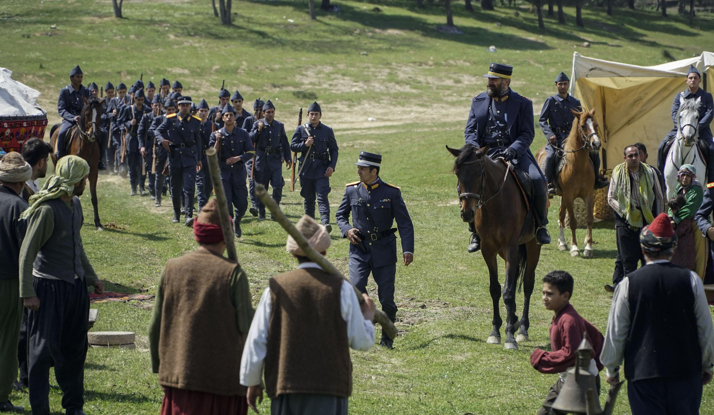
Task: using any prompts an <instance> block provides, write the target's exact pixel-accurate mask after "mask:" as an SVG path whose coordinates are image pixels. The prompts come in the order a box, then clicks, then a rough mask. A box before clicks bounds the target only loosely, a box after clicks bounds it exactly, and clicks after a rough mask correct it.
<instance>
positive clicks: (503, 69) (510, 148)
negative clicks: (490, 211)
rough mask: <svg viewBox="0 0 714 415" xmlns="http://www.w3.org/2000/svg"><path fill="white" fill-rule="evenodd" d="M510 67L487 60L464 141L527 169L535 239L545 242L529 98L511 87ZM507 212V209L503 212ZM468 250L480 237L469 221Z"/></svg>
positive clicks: (544, 210) (475, 247) (544, 208)
mask: <svg viewBox="0 0 714 415" xmlns="http://www.w3.org/2000/svg"><path fill="white" fill-rule="evenodd" d="M512 73H513V67H512V66H509V65H502V64H499V63H491V66H490V68H489V71H488V74H486V75H484V78H488V90H487V92H482V93H481V94H479V96H477V97H476V98H474V99H473V101H472V103H471V111H470V113H469V119H468V121H467V122H466V129H465V130H464V137H465V141H466V144H471V145H473V146H475V147H477V148H479V147H484V146H489V150H488V155H489V156H490V157H491V158H496V157H502V158H503V159H504V160H505V161H510V162H512V165H513V167H515V168H517V169H519V170H521V171H524V172H526V173H528V175H529V176H530V178H531V180H532V182H533V193H534V199H535V200H534V203H533V204H534V205H535V213H536V220H537V222H538V224H537V231H536V240H537V241H538V243H539V244H549V243H550V235H549V234H548V229H547V228H546V225H547V224H548V207H547V204H548V194H547V190H546V184H545V179H544V178H543V173H541V171H540V168H538V164H537V163H536V161H535V158H534V157H533V154H532V153H531V151H530V149H529V148H530V145H531V143H532V142H533V137H534V136H535V130H534V128H533V102H531V100H530V99H528V98H526V97H523V96H521V95H519V94H517V93H516V92H515V91H513V90H511V88H510V84H511V74H512ZM506 213H507V212H506ZM469 228H470V230H471V232H472V234H471V243H470V244H469V247H468V251H469V252H476V251H478V250H479V249H481V240H480V238H479V236H478V234H477V233H476V232H475V229H474V227H473V222H472V223H470V224H469Z"/></svg>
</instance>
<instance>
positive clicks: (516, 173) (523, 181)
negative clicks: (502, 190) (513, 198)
mask: <svg viewBox="0 0 714 415" xmlns="http://www.w3.org/2000/svg"><path fill="white" fill-rule="evenodd" d="M499 160H501V162H503V163H506V162H505V161H503V159H499ZM506 164H507V163H506ZM508 170H509V171H510V172H511V176H513V178H514V179H515V181H516V184H518V188H519V189H521V194H522V195H523V198H524V199H525V201H526V208H527V209H528V210H530V207H531V205H532V203H533V181H532V180H531V177H530V175H528V173H526V172H524V171H522V170H519V169H516V168H514V167H513V165H512V164H508Z"/></svg>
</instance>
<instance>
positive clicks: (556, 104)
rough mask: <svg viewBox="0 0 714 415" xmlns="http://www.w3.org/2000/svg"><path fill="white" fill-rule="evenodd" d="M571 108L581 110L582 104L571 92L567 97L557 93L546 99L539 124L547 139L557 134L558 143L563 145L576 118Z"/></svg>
mask: <svg viewBox="0 0 714 415" xmlns="http://www.w3.org/2000/svg"><path fill="white" fill-rule="evenodd" d="M571 110H578V111H580V110H581V105H580V101H578V100H577V99H575V98H574V97H573V96H571V95H569V94H568V96H567V97H566V98H565V99H563V98H562V97H561V96H560V95H558V94H555V95H553V96H551V97H548V98H547V99H546V100H545V103H544V104H543V108H542V109H541V111H540V118H539V119H538V124H539V125H540V129H541V130H542V131H543V134H544V135H545V138H546V139H547V138H550V136H552V135H555V137H556V139H557V140H558V145H559V146H562V145H563V140H565V139H566V138H568V135H569V134H570V129H571V128H572V126H573V120H574V119H575V115H574V114H573V112H572V111H571Z"/></svg>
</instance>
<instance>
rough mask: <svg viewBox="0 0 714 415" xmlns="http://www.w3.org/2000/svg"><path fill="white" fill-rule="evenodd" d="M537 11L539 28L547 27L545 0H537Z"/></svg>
mask: <svg viewBox="0 0 714 415" xmlns="http://www.w3.org/2000/svg"><path fill="white" fill-rule="evenodd" d="M534 3H535V6H536V13H537V14H538V28H539V29H545V24H544V23H543V6H542V3H543V0H535V1H534Z"/></svg>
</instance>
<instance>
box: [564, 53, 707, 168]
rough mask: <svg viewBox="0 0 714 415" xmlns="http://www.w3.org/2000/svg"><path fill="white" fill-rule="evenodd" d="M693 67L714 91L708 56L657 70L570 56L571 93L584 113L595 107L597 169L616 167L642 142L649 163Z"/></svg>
mask: <svg viewBox="0 0 714 415" xmlns="http://www.w3.org/2000/svg"><path fill="white" fill-rule="evenodd" d="M690 65H694V66H695V67H696V68H697V69H698V70H699V72H700V73H702V76H703V80H702V85H701V88H702V89H704V90H705V91H709V89H711V88H714V70H709V69H710V68H712V67H714V53H711V52H703V53H702V54H701V55H700V56H697V57H693V58H690V59H683V60H680V61H676V62H670V63H665V64H662V65H657V66H636V65H628V64H624V63H618V62H609V61H604V60H600V59H594V58H588V57H585V56H582V55H580V54H579V53H577V52H575V53H574V54H573V73H572V76H571V87H570V88H571V94H572V95H573V96H574V97H576V98H578V99H579V100H580V101H581V102H582V104H583V107H584V108H586V109H591V108H595V116H596V119H597V122H598V124H599V125H600V130H601V133H602V136H601V137H600V138H601V140H602V141H603V147H602V148H603V154H602V155H603V157H602V160H603V162H602V167H603V168H604V169H607V170H611V169H612V168H613V167H615V166H616V165H617V164H620V163H622V161H623V157H622V152H623V150H624V149H625V147H626V146H628V145H630V144H634V143H636V142H642V143H644V144H645V145H646V146H647V150H648V153H649V155H650V159H649V160H648V162H649V163H650V164H652V165H656V163H657V147H658V146H659V143H660V142H661V141H662V139H663V138H664V137H665V135H666V134H667V132H669V131H670V130H671V129H672V127H673V126H672V117H671V107H672V101H673V99H674V96H675V94H677V93H678V92H680V91H684V90H685V89H686V87H687V84H686V73H687V69H688V68H689V66H690Z"/></svg>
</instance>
